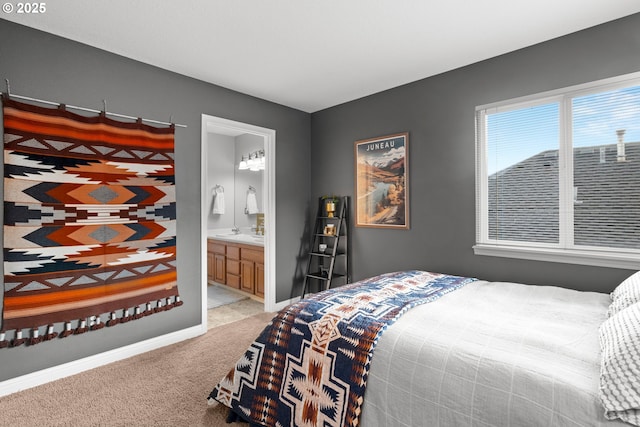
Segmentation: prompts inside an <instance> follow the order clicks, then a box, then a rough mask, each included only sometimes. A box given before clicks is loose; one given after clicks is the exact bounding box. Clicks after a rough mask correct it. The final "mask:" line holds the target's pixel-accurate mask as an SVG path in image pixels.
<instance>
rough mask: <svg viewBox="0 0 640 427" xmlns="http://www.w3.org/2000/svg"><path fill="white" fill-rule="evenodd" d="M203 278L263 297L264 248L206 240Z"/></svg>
mask: <svg viewBox="0 0 640 427" xmlns="http://www.w3.org/2000/svg"><path fill="white" fill-rule="evenodd" d="M207 243H208V246H207V249H208V253H207V269H208V271H207V278H208V279H209V280H213V281H215V282H217V283H221V284H224V285H227V286H229V287H231V288H234V289H240V290H241V291H243V292H246V293H249V294H253V295H256V296H258V297H260V298H263V297H264V248H262V247H260V246H254V245H245V244H241V243H232V242H226V241H221V240H213V239H209V240H208V242H207Z"/></svg>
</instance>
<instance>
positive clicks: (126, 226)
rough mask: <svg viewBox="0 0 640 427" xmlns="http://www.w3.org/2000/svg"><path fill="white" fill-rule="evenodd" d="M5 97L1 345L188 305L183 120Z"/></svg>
mask: <svg viewBox="0 0 640 427" xmlns="http://www.w3.org/2000/svg"><path fill="white" fill-rule="evenodd" d="M2 101H3V124H4V229H3V243H4V245H3V258H4V292H3V310H2V327H1V328H0V329H1V331H0V347H14V346H18V345H21V344H37V343H39V342H41V341H43V340H50V339H52V338H54V337H56V336H59V337H66V336H69V335H71V334H79V333H83V332H86V331H89V330H95V329H100V328H102V327H103V326H105V324H106V326H112V325H115V324H118V323H123V322H127V321H130V320H133V319H137V318H140V317H142V316H144V315H149V314H152V313H155V312H158V311H164V310H167V309H169V308H172V307H175V306H177V305H181V304H182V302H181V301H180V298H179V295H178V290H177V287H176V283H177V282H176V195H175V180H174V155H173V152H174V127H173V126H171V127H167V128H162V129H159V128H155V127H152V126H148V125H146V124H143V123H142V122H141V120H138V121H137V122H134V123H125V122H121V121H116V120H112V119H110V118H108V117H106V116H105V114H104V113H101V114H100V115H97V116H93V117H88V116H83V115H79V114H75V113H72V112H70V111H67V110H66V109H65V108H64V105H61V106H60V107H59V108H45V107H40V106H36V105H30V104H26V103H21V102H17V101H14V100H11V99H9V98H8V97H7V96H3V100H2ZM103 321H104V322H103ZM25 330H26V331H25Z"/></svg>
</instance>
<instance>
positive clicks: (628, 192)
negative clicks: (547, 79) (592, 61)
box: [474, 74, 640, 268]
mask: <svg viewBox="0 0 640 427" xmlns="http://www.w3.org/2000/svg"><path fill="white" fill-rule="evenodd" d="M476 110H477V130H478V134H477V196H476V197H477V219H478V223H477V239H476V240H477V241H476V246H475V247H474V248H475V250H476V253H478V254H486V255H503V256H512V257H514V256H515V257H522V258H532V259H543V260H550V261H563V262H577V263H587V264H595V265H608V266H617V267H624V268H640V78H639V76H638V75H637V74H636V75H633V76H626V77H624V78H618V79H611V80H608V81H604V82H596V83H591V84H587V85H581V86H579V87H573V88H567V89H563V90H558V91H554V92H552V93H545V94H540V95H537V96H530V97H527V98H525V99H518V100H511V101H505V102H502V103H496V104H492V105H489V106H482V107H478V108H477V109H476ZM631 266H633V267H631Z"/></svg>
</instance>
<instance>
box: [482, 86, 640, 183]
mask: <svg viewBox="0 0 640 427" xmlns="http://www.w3.org/2000/svg"><path fill="white" fill-rule="evenodd" d="M560 108H561V104H560V103H559V102H554V103H549V104H543V105H538V106H533V107H527V108H523V109H518V110H512V111H506V112H500V113H495V114H491V115H488V116H487V125H488V126H487V129H488V131H487V133H488V140H487V143H488V157H487V165H488V174H489V175H491V174H493V173H495V172H497V171H500V170H502V169H505V168H507V167H509V166H512V165H514V164H516V163H518V162H520V161H522V160H525V159H527V158H529V157H531V156H534V155H536V154H538V153H540V152H542V151H546V150H557V149H558V147H559V138H560V124H559V119H558V115H559V111H560ZM572 111H573V119H572V142H573V147H589V146H597V145H606V144H616V143H617V142H618V137H617V135H616V131H617V130H619V129H625V130H626V132H625V135H624V141H625V142H640V86H632V87H627V88H624V89H618V90H612V91H607V92H602V93H597V94H590V95H585V96H581V97H576V98H573V100H572Z"/></svg>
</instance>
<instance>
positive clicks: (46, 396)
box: [0, 313, 272, 427]
mask: <svg viewBox="0 0 640 427" xmlns="http://www.w3.org/2000/svg"><path fill="white" fill-rule="evenodd" d="M271 317H272V314H270V313H262V314H258V315H255V316H251V317H248V318H246V319H243V320H240V321H237V322H233V323H230V324H227V325H224V326H220V327H217V328H213V329H210V330H209V331H208V332H207V333H206V334H204V335H202V336H200V337H197V338H193V339H190V340H187V341H184V342H182V343H178V344H174V345H171V346H167V347H163V348H160V349H157V350H154V351H150V352H147V353H144V354H141V355H138V356H134V357H131V358H129V359H126V360H121V361H119V362H115V363H111V364H109V365H106V366H101V367H98V368H96V369H92V370H90V371H87V372H83V373H80V374H77V375H73V376H71V377H67V378H63V379H61V380H57V381H53V382H51V383H48V384H44V385H41V386H38V387H34V388H32V389H29V390H25V391H21V392H18V393H14V394H11V395H9V396H4V397H2V398H0V426H2V427H9V426H11V427H59V426H69V427H71V426H73V427H120V426H123V427H124V426H139V427H147V426H153V427H156V426H167V427H168V426H171V427H176V426H180V427H181V426H194V427H197V426H206V427H223V426H229V427H234V426H237V427H240V426H244V427H246V424H237V423H233V424H226V423H225V418H226V416H227V410H226V408H225V407H224V406H222V405H219V404H218V405H214V406H208V405H207V397H208V396H209V393H210V392H211V390H212V389H213V387H214V386H215V385H216V384H217V383H218V381H220V380H221V379H222V378H223V377H224V376H225V375H226V374H227V373H228V372H229V370H230V369H231V368H232V367H233V366H234V365H235V363H236V362H237V360H238V359H239V358H240V356H241V355H242V354H243V353H244V351H245V349H246V348H247V347H248V346H249V344H250V343H251V342H252V341H253V340H254V339H255V338H256V337H257V336H258V335H259V333H260V332H261V331H262V329H263V328H264V327H265V326H266V324H267V323H268V322H269V320H271Z"/></svg>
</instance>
